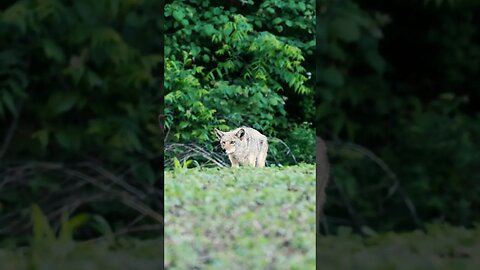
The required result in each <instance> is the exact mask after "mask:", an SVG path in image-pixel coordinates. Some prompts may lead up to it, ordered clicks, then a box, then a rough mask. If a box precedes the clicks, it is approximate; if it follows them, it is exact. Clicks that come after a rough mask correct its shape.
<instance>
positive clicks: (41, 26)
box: [0, 0, 162, 163]
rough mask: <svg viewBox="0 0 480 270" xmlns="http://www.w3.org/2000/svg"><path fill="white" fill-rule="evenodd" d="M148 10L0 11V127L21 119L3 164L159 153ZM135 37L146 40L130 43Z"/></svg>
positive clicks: (138, 6) (156, 56) (46, 7)
mask: <svg viewBox="0 0 480 270" xmlns="http://www.w3.org/2000/svg"><path fill="white" fill-rule="evenodd" d="M155 2H157V1H131V0H121V1H107V2H98V1H82V2H78V3H75V4H74V5H67V4H66V3H64V1H59V0H49V1H30V0H26V1H17V2H15V3H13V4H12V5H10V6H8V7H6V8H5V9H4V10H2V11H1V13H0V37H1V39H0V40H1V41H0V50H1V51H2V53H1V54H0V76H1V78H2V79H1V80H0V81H1V83H0V121H1V123H2V125H3V126H4V127H5V129H6V128H7V127H8V123H10V122H11V119H12V116H16V115H18V114H19V113H20V112H21V114H22V119H27V118H28V119H29V122H28V123H27V122H26V120H21V121H20V123H19V127H18V131H17V132H16V134H18V136H16V137H15V140H14V141H13V144H14V145H12V146H11V147H10V148H9V155H8V159H9V160H11V161H15V160H17V159H18V158H19V157H25V156H27V157H30V158H46V157H49V158H50V159H65V158H71V157H74V156H77V153H78V152H79V151H80V150H81V151H82V154H83V155H85V156H96V157H98V158H101V159H104V160H111V161H115V162H120V163H122V162H123V163H128V162H133V161H134V160H135V159H138V156H136V154H137V155H138V154H140V153H141V156H148V155H150V153H152V152H153V151H155V150H156V151H160V150H161V148H160V146H159V144H158V143H155V142H154V137H155V136H158V135H159V132H158V131H155V129H154V127H155V126H156V121H155V119H156V115H157V114H158V112H159V107H158V106H159V103H158V102H159V100H160V99H159V98H160V93H159V88H160V85H159V83H158V81H157V79H155V77H154V75H153V72H154V70H155V69H156V68H159V66H160V65H161V64H162V63H161V54H160V49H159V48H158V41H159V37H156V36H155V35H154V33H157V34H158V33H159V30H160V28H159V27H154V26H151V25H152V24H153V25H158V23H159V20H158V16H157V15H156V14H155V13H154V12H153V11H152V10H153V9H154V8H153V7H158V4H155ZM139 29H142V33H143V36H142V37H145V36H149V35H150V37H151V38H148V39H145V38H142V41H139V39H138V33H135V32H137V31H138V30H139ZM98 115H101V116H102V118H99V117H98ZM144 134H148V135H147V136H148V137H150V138H151V139H150V140H143V139H141V138H142V136H145V135H144ZM23 142H29V143H23ZM126 153H128V154H132V155H131V156H130V157H134V158H129V155H125V154H126Z"/></svg>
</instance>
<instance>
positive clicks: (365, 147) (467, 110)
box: [316, 0, 480, 233]
mask: <svg viewBox="0 0 480 270" xmlns="http://www.w3.org/2000/svg"><path fill="white" fill-rule="evenodd" d="M317 11H318V13H317V36H316V38H317V44H318V51H317V56H318V57H317V58H316V59H317V66H318V69H317V78H318V81H317V87H318V89H319V90H318V91H317V95H316V98H317V103H316V104H317V115H316V123H317V124H316V125H317V133H318V134H320V135H321V136H323V137H325V138H326V139H327V140H328V141H329V144H328V146H329V155H330V158H331V162H332V163H333V166H332V170H333V178H334V180H335V181H333V182H332V184H331V185H330V186H329V189H328V194H329V199H328V202H327V206H326V209H325V212H326V215H327V223H326V224H324V225H325V226H324V227H323V229H322V231H323V232H329V233H331V232H335V231H336V228H337V227H338V226H341V225H347V226H353V228H354V229H355V231H356V232H362V230H363V229H362V228H365V227H367V228H370V229H374V230H376V231H387V230H392V229H394V230H409V229H414V228H419V229H421V228H423V223H425V222H433V221H435V222H446V223H450V224H454V225H461V226H467V227H471V226H473V224H474V222H476V221H478V220H479V219H480V215H479V212H478V211H477V210H475V209H480V196H479V194H480V188H479V185H478V183H479V181H480V170H478V164H480V155H479V151H480V126H479V125H478V123H479V120H480V114H479V108H480V87H479V86H480V77H479V76H478V73H479V71H480V45H479V42H478V41H479V39H480V32H479V30H478V25H479V23H480V17H479V15H478V14H480V13H479V11H480V2H478V1H469V0H458V1H422V0H419V1H400V0H398V1H380V0H362V1H351V0H336V1H328V2H326V3H324V4H323V5H320V6H318V10H317Z"/></svg>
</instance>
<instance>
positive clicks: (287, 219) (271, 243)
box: [165, 165, 315, 269]
mask: <svg viewBox="0 0 480 270" xmlns="http://www.w3.org/2000/svg"><path fill="white" fill-rule="evenodd" d="M314 170H315V167H314V166H313V165H301V166H293V167H283V168H266V169H260V170H259V169H255V168H248V167H240V168H238V169H235V170H233V169H218V168H211V169H199V168H195V169H189V170H187V171H183V172H179V171H166V172H165V223H166V224H167V226H166V227H165V267H166V269H187V268H190V267H200V268H208V269H247V268H248V269H267V268H269V267H271V268H272V269H312V268H314V267H315V253H314V248H313V247H314V246H315V235H314V231H315V173H314Z"/></svg>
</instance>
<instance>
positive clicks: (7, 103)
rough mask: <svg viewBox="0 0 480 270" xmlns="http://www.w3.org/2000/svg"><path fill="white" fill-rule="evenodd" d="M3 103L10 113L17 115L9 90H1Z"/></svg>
mask: <svg viewBox="0 0 480 270" xmlns="http://www.w3.org/2000/svg"><path fill="white" fill-rule="evenodd" d="M3 103H4V104H5V106H6V107H7V109H8V110H9V111H10V113H11V114H13V115H15V116H16V115H17V109H16V108H15V103H14V101H13V98H12V95H11V94H10V92H9V91H6V90H5V91H3Z"/></svg>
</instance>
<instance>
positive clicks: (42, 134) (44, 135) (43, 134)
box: [32, 129, 50, 148]
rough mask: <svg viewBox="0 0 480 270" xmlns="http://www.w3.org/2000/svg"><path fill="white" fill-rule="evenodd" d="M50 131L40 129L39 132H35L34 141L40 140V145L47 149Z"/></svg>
mask: <svg viewBox="0 0 480 270" xmlns="http://www.w3.org/2000/svg"><path fill="white" fill-rule="evenodd" d="M49 133H50V132H49V130H48V129H40V130H38V131H35V132H34V133H33V134H32V138H33V139H38V140H39V141H40V145H41V146H42V147H43V148H46V147H47V145H48V138H49Z"/></svg>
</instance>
